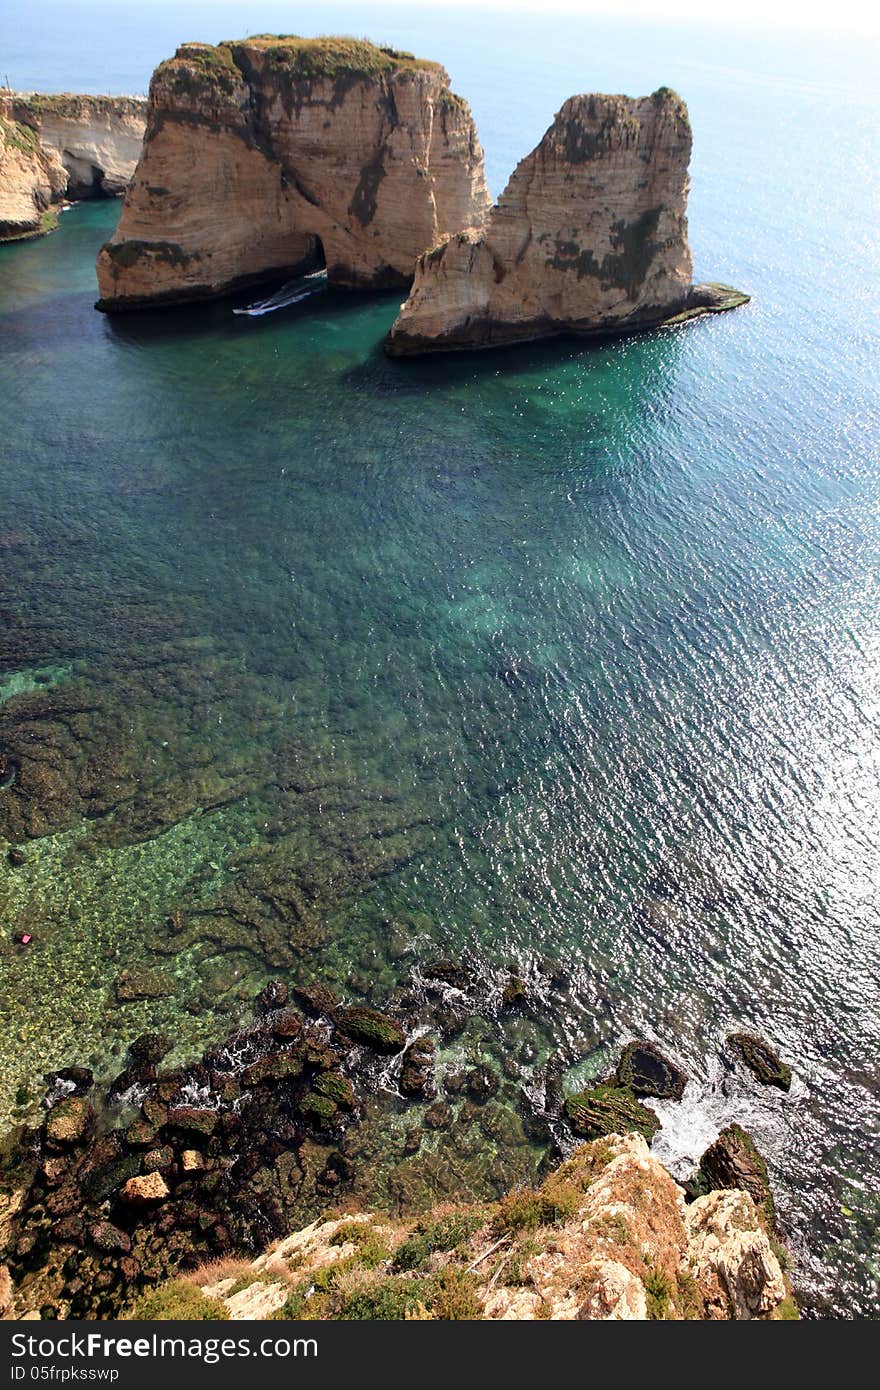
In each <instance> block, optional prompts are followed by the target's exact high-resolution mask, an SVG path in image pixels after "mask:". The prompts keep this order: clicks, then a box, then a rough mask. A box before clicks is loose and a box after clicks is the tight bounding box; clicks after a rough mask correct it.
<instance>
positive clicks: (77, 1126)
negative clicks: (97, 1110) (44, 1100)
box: [46, 1096, 92, 1148]
mask: <svg viewBox="0 0 880 1390" xmlns="http://www.w3.org/2000/svg"><path fill="white" fill-rule="evenodd" d="M91 1122H92V1107H91V1106H90V1105H89V1102H88V1101H87V1100H86V1098H85V1096H67V1097H66V1098H65V1099H64V1100H59V1101H58V1103H57V1104H56V1105H53V1107H52V1109H51V1110H50V1111H49V1114H48V1115H47V1116H46V1139H47V1141H48V1143H49V1144H51V1145H52V1146H53V1147H55V1148H69V1147H70V1146H71V1145H73V1144H78V1143H79V1141H80V1140H81V1139H82V1138H83V1137H84V1135H85V1133H86V1131H87V1129H88V1128H89V1126H90V1124H91Z"/></svg>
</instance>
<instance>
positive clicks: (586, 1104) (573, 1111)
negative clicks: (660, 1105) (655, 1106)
mask: <svg viewBox="0 0 880 1390" xmlns="http://www.w3.org/2000/svg"><path fill="white" fill-rule="evenodd" d="M565 1117H566V1119H567V1120H568V1123H569V1124H570V1125H571V1128H572V1129H573V1130H574V1133H575V1134H579V1135H580V1136H581V1137H582V1138H584V1139H598V1138H599V1137H600V1136H601V1135H603V1134H621V1133H625V1132H627V1131H630V1130H636V1131H637V1132H638V1133H639V1134H641V1135H642V1136H643V1137H644V1138H645V1139H647V1140H648V1142H649V1143H650V1141H651V1140H652V1139H653V1137H654V1135H655V1134H656V1133H657V1130H658V1129H659V1128H660V1121H659V1120H658V1119H657V1116H656V1115H655V1114H654V1112H653V1110H649V1109H648V1107H647V1106H646V1105H642V1104H641V1102H640V1101H638V1100H636V1098H635V1096H634V1095H633V1093H632V1091H630V1090H629V1089H628V1088H627V1087H625V1086H614V1085H611V1084H609V1083H608V1082H607V1081H603V1082H600V1084H599V1085H598V1086H594V1087H593V1088H592V1089H591V1090H589V1091H578V1092H577V1093H576V1094H575V1095H571V1096H566V1099H565Z"/></svg>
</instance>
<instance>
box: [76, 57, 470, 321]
mask: <svg viewBox="0 0 880 1390" xmlns="http://www.w3.org/2000/svg"><path fill="white" fill-rule="evenodd" d="M490 206H491V200H490V198H489V194H488V191H487V188H486V183H485V177H484V173H483V156H482V150H481V148H480V144H479V141H478V139H477V134H476V129H475V127H474V123H473V119H472V117H471V114H470V111H469V109H468V107H467V105H466V104H465V103H464V102H462V101H461V100H460V99H459V98H458V97H456V96H454V95H453V94H452V93H451V92H450V90H449V82H448V78H447V75H446V73H445V72H444V70H443V68H441V67H440V66H439V64H436V63H428V62H423V61H421V60H419V59H415V58H412V57H411V56H410V55H407V54H399V53H397V52H395V51H393V50H389V49H379V48H376V47H374V46H373V45H372V44H369V43H366V42H355V41H353V40H335V39H325V40H301V39H296V38H276V37H271V36H266V37H262V38H254V39H248V40H247V41H245V42H242V43H230V44H221V45H220V46H219V47H217V48H212V47H210V46H208V45H204V44H185V45H184V46H183V47H181V48H179V49H178V51H177V54H176V56H175V57H174V58H173V59H171V60H170V61H168V62H166V63H163V64H161V66H160V67H159V68H158V69H157V70H156V72H155V74H154V76H153V80H152V83H151V86H150V100H149V118H148V123H147V133H146V140H145V143H144V150H143V154H142V157H141V160H140V163H139V165H138V168H137V172H136V174H135V178H134V181H133V183H132V186H131V188H130V189H129V191H128V193H127V194H126V198H125V203H124V206H123V210H122V216H121V218H120V223H119V227H118V228H117V230H116V233H115V234H114V236H113V238H112V239H111V241H110V242H109V243H108V244H107V245H106V246H105V247H104V248H103V250H102V252H101V254H100V257H99V259H98V280H99V285H100V290H101V296H102V298H101V304H100V307H102V308H108V309H119V308H128V307H134V306H137V305H142V304H146V303H156V302H159V303H161V302H169V301H175V300H183V299H191V298H203V297H209V296H214V295H218V294H222V293H223V292H224V291H226V290H228V289H230V288H232V287H234V286H236V285H239V284H242V283H246V282H248V281H256V280H258V279H260V278H267V277H268V276H270V275H272V274H278V273H284V272H286V271H291V272H292V271H296V270H306V269H314V268H316V267H318V266H320V265H321V264H324V263H326V266H327V273H328V278H329V280H330V281H331V283H333V284H337V285H347V286H398V285H401V286H402V285H408V284H409V282H410V280H411V278H412V272H413V265H414V262H415V258H416V256H417V255H418V254H419V253H420V252H421V251H423V250H424V249H425V247H427V246H431V245H433V244H434V243H435V242H436V241H437V240H438V239H440V238H441V237H443V236H444V235H447V234H448V233H450V232H451V231H453V230H455V229H456V228H458V227H461V226H464V225H472V224H474V225H480V224H481V223H482V222H483V221H484V219H485V217H486V215H487V214H488V211H489V208H490Z"/></svg>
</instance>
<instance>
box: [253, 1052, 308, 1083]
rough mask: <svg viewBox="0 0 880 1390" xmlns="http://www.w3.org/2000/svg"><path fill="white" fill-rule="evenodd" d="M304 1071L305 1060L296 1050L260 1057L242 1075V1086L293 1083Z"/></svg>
mask: <svg viewBox="0 0 880 1390" xmlns="http://www.w3.org/2000/svg"><path fill="white" fill-rule="evenodd" d="M302 1069H303V1058H302V1056H301V1054H300V1053H299V1052H297V1051H296V1050H293V1051H290V1052H276V1053H274V1054H273V1055H272V1056H271V1057H260V1058H258V1060H257V1061H256V1062H251V1064H250V1066H249V1067H245V1069H244V1071H243V1072H242V1074H241V1084H242V1086H247V1087H253V1086H262V1085H263V1084H264V1083H266V1082H268V1081H291V1080H293V1079H294V1078H295V1077H297V1076H299V1075H300V1074H301V1072H302Z"/></svg>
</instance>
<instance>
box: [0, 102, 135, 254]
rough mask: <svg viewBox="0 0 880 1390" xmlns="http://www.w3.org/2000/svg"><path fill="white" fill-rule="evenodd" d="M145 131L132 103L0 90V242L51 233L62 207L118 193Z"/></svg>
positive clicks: (132, 170) (121, 189) (130, 168)
mask: <svg viewBox="0 0 880 1390" xmlns="http://www.w3.org/2000/svg"><path fill="white" fill-rule="evenodd" d="M145 124H146V102H145V101H141V100H139V99H138V98H136V97H93V96H71V95H69V94H63V95H53V96H46V95H43V94H40V93H37V92H29V93H23V92H11V91H9V90H8V89H6V88H3V89H0V241H12V240H23V239H26V238H28V237H34V236H42V235H43V234H44V233H46V232H50V231H52V230H53V229H54V228H55V226H56V225H57V208H58V206H59V205H60V204H62V203H64V202H65V201H67V202H73V201H76V200H79V199H81V198H94V197H116V196H118V195H119V194H121V193H123V192H124V191H125V189H126V187H127V186H128V182H129V180H130V178H131V176H132V174H133V173H134V169H135V165H136V164H137V161H138V157H139V155H140V151H141V144H142V142H143V137H144V127H145Z"/></svg>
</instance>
